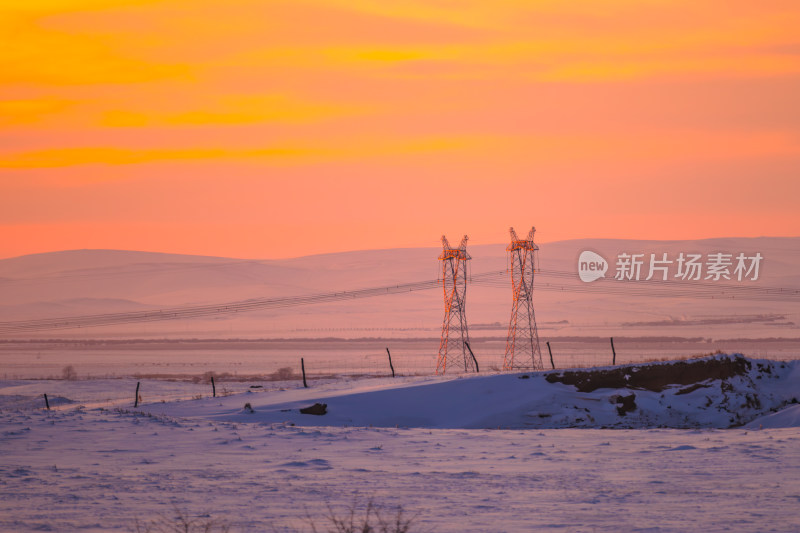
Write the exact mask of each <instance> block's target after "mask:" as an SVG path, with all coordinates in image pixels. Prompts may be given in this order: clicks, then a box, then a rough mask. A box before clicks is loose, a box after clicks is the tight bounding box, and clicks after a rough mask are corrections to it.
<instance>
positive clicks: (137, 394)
mask: <svg viewBox="0 0 800 533" xmlns="http://www.w3.org/2000/svg"><path fill="white" fill-rule="evenodd" d="M140 383H141V382H139V381H137V382H136V395H135V397H134V398H133V407H134V408H136V407H139V385H140Z"/></svg>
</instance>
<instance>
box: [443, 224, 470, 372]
mask: <svg viewBox="0 0 800 533" xmlns="http://www.w3.org/2000/svg"><path fill="white" fill-rule="evenodd" d="M467 239H468V237H467V236H466V235H464V238H463V239H461V244H459V245H458V248H451V247H450V243H449V242H447V237H445V236H444V235H442V248H443V250H442V255H440V256H439V260H440V261H441V262H442V280H441V281H442V286H443V287H444V321H443V322H442V340H441V342H440V343H439V358H438V360H437V362H436V373H437V374H444V373H445V371H446V370H447V368H448V365H450V368H452V369H454V370H456V371H460V370H461V369H462V368H463V369H464V372H469V371H475V370H476V368H475V363H474V361H473V359H472V357H471V355H470V354H469V353H468V352H467V350H468V343H469V331H468V329H467V316H466V314H465V299H466V296H467V261H469V260H470V259H472V258H471V257H470V256H469V254H467ZM448 356H449V357H448ZM453 365H455V366H453Z"/></svg>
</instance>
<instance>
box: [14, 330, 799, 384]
mask: <svg viewBox="0 0 800 533" xmlns="http://www.w3.org/2000/svg"><path fill="white" fill-rule="evenodd" d="M548 342H549V348H548ZM471 347H472V350H473V352H474V354H475V358H476V360H477V361H478V363H479V370H480V372H481V373H491V372H500V371H501V369H502V368H503V359H504V356H505V339H504V338H474V339H472V341H471ZM387 348H388V349H389V351H388V352H387ZM438 348H439V340H438V339H382V340H362V341H353V340H344V339H338V340H337V339H324V340H323V339H320V340H316V341H310V340H308V339H303V340H294V341H292V340H281V341H269V340H261V341H193V342H190V341H162V342H160V343H153V342H143V341H135V340H134V341H127V342H117V343H108V342H99V341H98V342H86V341H81V342H68V341H62V342H53V341H50V342H39V343H32V342H19V343H13V342H7V343H0V356H2V361H3V365H2V367H0V368H1V369H2V370H0V377H2V378H3V379H60V378H62V377H65V376H68V375H71V374H72V373H74V374H76V375H77V377H78V378H79V379H87V378H123V377H143V378H154V379H182V380H200V379H205V378H204V376H205V377H206V378H207V376H208V375H215V376H218V378H219V379H221V380H228V381H270V380H279V379H285V378H286V376H290V379H299V378H300V376H301V375H302V371H301V360H302V361H303V363H304V366H305V370H306V375H307V377H308V379H311V380H314V379H321V378H330V377H336V376H349V377H357V376H391V375H392V373H394V375H395V376H432V375H434V374H435V372H436V363H437V357H438ZM540 348H541V363H542V367H541V368H542V369H543V370H550V369H553V368H555V369H567V368H586V367H603V366H611V365H624V364H632V363H643V362H647V361H667V360H676V359H686V358H692V357H700V356H705V355H710V354H713V353H719V352H722V353H742V354H744V355H747V356H750V357H753V358H763V359H772V360H792V359H798V358H800V338H798V339H730V340H721V341H711V340H707V339H703V338H668V337H665V338H657V337H651V338H646V337H644V338H631V337H618V338H614V346H613V349H612V345H611V339H610V338H609V337H565V338H559V337H554V338H551V339H548V338H544V337H543V338H542V339H541V343H540ZM551 354H552V358H551ZM390 355H391V364H390ZM448 357H449V359H448V365H447V373H448V374H458V373H459V370H460V369H459V365H458V362H459V360H460V358H461V357H463V355H462V354H460V353H452V352H451V353H450V354H449V355H448ZM520 357H521V356H520V355H519V352H517V359H516V365H515V366H517V367H518V366H520V365H522V366H523V368H520V369H519V371H522V370H524V369H525V368H524V367H527V366H530V365H529V364H528V362H529V361H530V356H528V359H527V361H526V360H525V359H524V356H522V358H520ZM536 360H537V363H538V357H537V358H536ZM537 366H538V364H537ZM67 367H71V368H72V371H71V372H69V373H67V372H66V371H65V369H66V368H67ZM461 373H463V370H462V371H461Z"/></svg>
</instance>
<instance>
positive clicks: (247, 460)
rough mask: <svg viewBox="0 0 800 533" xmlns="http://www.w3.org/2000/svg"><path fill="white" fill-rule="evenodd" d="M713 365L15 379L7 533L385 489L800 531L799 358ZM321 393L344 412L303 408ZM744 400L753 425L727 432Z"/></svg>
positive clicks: (0, 417)
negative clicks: (692, 369)
mask: <svg viewBox="0 0 800 533" xmlns="http://www.w3.org/2000/svg"><path fill="white" fill-rule="evenodd" d="M706 361H712V364H711V366H708V365H707V366H708V368H710V369H711V370H709V372H711V373H713V372H717V371H718V369H719V368H722V369H726V368H728V369H729V366H726V365H729V363H730V365H732V366H730V368H734V369H739V370H737V371H736V372H733V373H731V374H730V375H727V376H724V375H723V376H721V377H720V379H711V378H709V379H700V380H699V381H696V382H694V383H691V379H684V378H681V377H680V376H683V375H684V374H685V372H684V373H682V372H677V373H675V374H673V375H674V376H677V377H676V379H677V380H678V381H680V383H676V384H674V385H670V386H665V387H663V388H662V389H661V390H660V391H657V390H646V388H643V387H639V385H641V384H642V383H644V382H645V381H647V379H648V378H647V376H646V374H647V372H648V371H647V370H646V369H642V368H639V369H638V370H633V369H631V372H627V371H623V372H622V373H621V374H620V375H621V376H622V379H624V380H626V381H630V382H631V385H630V386H629V387H621V388H609V387H599V388H596V389H594V390H591V391H585V392H580V391H579V390H578V388H581V387H583V388H584V389H586V388H591V387H586V386H585V382H581V383H582V384H581V385H579V386H577V387H576V386H575V385H572V384H566V383H562V382H558V381H555V380H554V379H553V378H551V379H552V380H553V381H554V382H552V383H551V382H549V381H548V380H547V379H546V377H545V375H543V374H532V375H530V377H528V378H527V379H522V378H521V375H490V376H481V377H469V378H466V377H462V378H455V379H454V378H402V379H397V380H391V379H390V378H386V379H368V380H337V381H328V382H315V383H313V384H312V388H310V389H303V388H302V385H301V384H299V382H297V381H292V382H284V383H275V382H273V383H270V382H265V383H263V388H262V389H251V388H250V386H251V385H252V383H238V384H233V383H225V384H224V385H221V384H217V387H218V388H217V391H218V393H220V392H221V390H220V389H221V388H222V387H225V388H226V391H225V393H226V394H228V395H227V396H219V397H217V398H209V397H208V394H209V393H210V386H209V385H207V384H201V383H198V384H193V383H182V382H168V381H159V380H148V381H143V382H142V387H141V393H142V402H143V403H142V404H141V405H140V406H139V407H138V408H137V409H135V410H134V409H133V406H132V405H131V403H132V396H133V395H132V393H133V390H134V388H135V380H79V381H49V380H40V381H3V382H0V421H2V422H1V425H0V427H2V430H1V431H2V432H1V433H0V452H1V455H0V496H1V497H0V530H3V531H109V530H117V531H130V530H135V522H136V521H137V520H138V521H139V523H140V524H147V523H149V522H150V521H152V520H153V519H155V518H156V517H157V516H159V515H163V516H165V517H168V518H169V517H172V516H174V515H175V512H176V511H175V510H176V509H178V510H180V511H182V512H185V513H188V514H190V515H192V516H194V517H198V516H199V517H208V518H213V519H216V520H219V521H220V522H221V523H225V524H227V525H229V526H230V527H231V530H233V531H295V530H299V531H304V530H305V531H308V530H309V526H308V523H307V522H306V521H305V520H304V517H305V516H306V515H310V516H311V517H312V518H314V519H315V521H316V523H317V524H318V525H324V516H325V515H326V514H327V513H328V509H327V506H331V508H332V509H333V511H334V512H335V513H337V514H344V513H345V512H346V509H347V507H348V506H350V505H352V504H353V503H354V502H355V503H356V505H357V506H360V507H361V508H363V506H364V505H366V503H367V501H369V500H370V499H372V500H373V501H374V502H376V503H377V504H379V505H382V506H385V507H386V508H387V509H390V508H392V507H394V506H397V505H401V506H402V507H403V508H404V509H405V510H406V512H407V513H409V514H412V515H416V519H415V521H414V525H415V527H414V529H413V530H414V531H475V532H479V531H480V532H484V531H587V532H588V531H648V532H650V531H653V532H666V531H675V532H677V531H787V532H788V531H798V530H800V511H798V508H799V507H798V504H800V428H798V423H800V407H798V406H797V405H794V404H792V403H791V401H792V399H793V398H794V396H795V395H796V394H797V393H798V392H800V387H798V384H800V364H796V363H769V362H767V361H758V360H753V361H750V360H739V359H735V358H725V357H722V356H719V357H716V358H709V359H706ZM713 361H716V362H719V364H716V363H713ZM742 361H745V362H744V363H743V362H742ZM745 363H747V364H745ZM649 366H653V365H649ZM767 368H768V370H767ZM607 370H608V369H607ZM721 372H722V373H723V374H724V373H725V372H727V371H726V370H723V371H721ZM634 374H639V376H635V375H634ZM551 375H553V374H551ZM597 376H601V375H600V374H597ZM625 376H630V377H628V378H626V377H625ZM759 376H760V377H759ZM601 377H602V376H601ZM700 377H703V376H700ZM559 379H562V381H564V380H567V381H568V377H567V376H566V375H562V376H561V377H560V378H559ZM593 379H600V377H597V378H593ZM602 379H603V380H606V381H605V382H604V383H600V384H601V385H603V384H608V383H611V382H613V379H615V375H614V374H613V373H611V374H607V375H605V376H604V377H602ZM637 379H638V380H639V382H637V381H636V380H637ZM681 380H682V381H681ZM647 383H648V386H649V387H650V388H651V389H656V388H659V387H658V386H657V385H658V384H654V382H652V381H647ZM696 385H697V386H696ZM695 386H696V387H695ZM44 392H47V393H48V397H49V399H50V400H51V401H52V402H53V403H52V405H51V407H53V409H52V410H50V411H46V410H44V409H42V407H43V399H42V396H41V395H42V394H43V393H44ZM630 394H634V395H635V403H636V407H635V409H632V410H626V409H627V408H625V409H622V410H623V411H625V412H624V413H623V414H621V413H620V408H621V407H625V406H626V405H627V404H626V401H627V400H623V398H628V397H629V396H630ZM198 396H202V398H198ZM162 400H163V401H162ZM314 402H320V403H326V404H327V409H328V414H326V415H322V416H313V415H304V414H300V413H299V410H298V409H299V408H300V407H305V406H308V405H310V404H311V403H314ZM245 403H249V404H250V406H251V407H252V410H253V411H254V412H252V413H251V412H250V410H248V409H244V404H245ZM628 407H629V406H628ZM773 411H775V412H773ZM732 413H735V414H738V416H739V417H740V419H739V420H736V422H737V423H739V422H747V424H746V425H745V426H743V427H738V428H736V429H719V428H724V427H728V426H729V425H730V424H731V419H730V417H731V414H732ZM542 415H544V416H542ZM578 418H581V419H582V420H578ZM590 418H591V419H592V422H591V423H590V422H589V419H590ZM659 425H672V426H676V425H677V426H681V427H684V428H690V429H666V428H658V427H656V426H659ZM498 426H500V427H501V428H511V429H499V430H498V429H497V427H498ZM569 426H585V428H583V429H578V428H575V427H569ZM601 426H606V427H633V428H647V429H596V428H597V427H601ZM490 428H491V429H490ZM525 428H527V429H525ZM203 519H206V518H203Z"/></svg>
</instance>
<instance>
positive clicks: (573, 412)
mask: <svg viewBox="0 0 800 533" xmlns="http://www.w3.org/2000/svg"><path fill="white" fill-rule="evenodd" d="M521 378H527V379H521ZM798 384H800V365H798V364H796V362H777V361H768V360H755V359H749V358H746V357H744V356H742V355H738V354H736V355H731V356H729V355H718V356H713V357H705V358H701V359H696V360H691V361H675V362H668V363H650V364H639V365H628V366H620V367H607V368H597V369H587V370H570V371H562V372H558V371H555V372H536V373H526V374H495V375H486V376H468V377H467V376H459V377H455V378H447V379H441V378H426V379H425V380H424V381H422V382H420V381H413V380H409V381H402V382H400V383H398V382H396V381H393V380H391V379H390V378H386V379H375V380H365V381H364V382H361V383H360V384H359V385H354V384H352V383H350V384H344V383H343V384H340V385H339V386H338V387H337V386H332V387H328V388H321V389H320V390H315V389H313V388H312V389H298V390H287V391H265V392H260V393H254V394H252V395H249V396H248V400H249V402H250V403H251V404H252V407H253V409H254V410H255V413H253V414H243V413H242V410H241V400H240V399H239V398H237V397H236V396H232V397H228V398H223V399H216V400H203V401H199V402H180V403H173V404H169V403H167V404H152V405H149V406H146V407H144V409H146V410H149V411H151V412H153V413H163V414H167V415H170V416H179V417H186V418H199V419H210V420H224V421H233V422H260V423H265V424H274V423H283V424H291V425H297V426H361V427H367V426H376V427H422V428H442V429H458V428H463V429H485V428H494V429H499V428H502V429H544V428H629V429H638V428H656V427H661V428H729V427H739V426H742V425H744V424H747V423H749V422H751V421H754V420H756V419H757V418H759V417H763V416H765V415H769V414H770V413H773V412H776V411H778V410H780V409H782V408H784V407H786V406H787V405H790V404H791V403H792V402H796V401H797V400H796V398H795V395H796V390H797V388H798ZM354 387H358V388H354ZM313 403H325V404H327V413H326V414H324V415H322V416H308V415H304V414H302V413H301V412H300V409H301V408H304V407H307V406H308V405H310V404H313ZM783 420H784V421H783V422H781V423H784V424H793V422H792V421H791V420H793V419H790V418H788V415H786V418H784V419H783ZM776 423H777V422H776ZM782 427H785V426H782Z"/></svg>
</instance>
